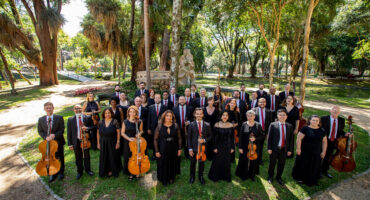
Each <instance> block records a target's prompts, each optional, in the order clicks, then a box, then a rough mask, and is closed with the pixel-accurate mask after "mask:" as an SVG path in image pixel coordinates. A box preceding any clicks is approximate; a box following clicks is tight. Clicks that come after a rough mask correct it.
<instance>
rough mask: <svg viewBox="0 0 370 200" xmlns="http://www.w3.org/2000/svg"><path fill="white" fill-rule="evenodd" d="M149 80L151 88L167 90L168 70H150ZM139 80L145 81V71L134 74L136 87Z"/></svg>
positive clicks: (168, 85) (168, 82)
mask: <svg viewBox="0 0 370 200" xmlns="http://www.w3.org/2000/svg"><path fill="white" fill-rule="evenodd" d="M150 80H151V83H152V88H156V89H160V90H169V88H170V71H151V72H150ZM141 82H144V83H146V71H139V72H137V74H136V85H137V86H138V87H139V84H140V83H141Z"/></svg>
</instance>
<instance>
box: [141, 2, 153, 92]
mask: <svg viewBox="0 0 370 200" xmlns="http://www.w3.org/2000/svg"><path fill="white" fill-rule="evenodd" d="M143 6H144V37H145V66H146V67H145V68H146V85H147V88H148V89H150V88H151V87H152V84H151V81H150V80H151V78H150V47H149V45H150V41H149V34H150V33H149V11H148V7H149V3H148V0H144V5H143Z"/></svg>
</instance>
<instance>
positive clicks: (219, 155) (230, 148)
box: [208, 111, 235, 182]
mask: <svg viewBox="0 0 370 200" xmlns="http://www.w3.org/2000/svg"><path fill="white" fill-rule="evenodd" d="M228 119H229V113H228V112H226V111H224V112H222V116H221V121H219V122H217V123H216V124H215V127H214V129H213V148H212V149H213V152H214V155H213V160H212V165H211V168H210V170H209V173H208V178H209V179H211V180H212V181H219V180H225V181H227V182H230V181H231V172H230V168H231V167H230V165H231V162H230V160H231V154H232V153H233V152H234V151H235V142H234V125H233V124H232V123H230V122H228V121H227V120H228Z"/></svg>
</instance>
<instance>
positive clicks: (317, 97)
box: [197, 78, 370, 109]
mask: <svg viewBox="0 0 370 200" xmlns="http://www.w3.org/2000/svg"><path fill="white" fill-rule="evenodd" d="M243 82H244V84H245V85H246V87H247V88H248V87H249V88H258V84H259V83H265V88H268V79H262V78H261V79H255V80H251V79H249V80H244V81H243ZM240 83H241V80H237V79H232V80H226V79H225V80H221V81H220V85H221V87H222V86H229V87H238V88H239V85H240ZM197 84H209V85H218V84H219V83H218V80H217V79H216V78H203V79H202V78H198V79H197ZM284 84H286V82H282V81H281V80H280V81H279V80H278V81H276V82H275V87H277V89H278V90H284V89H283V88H284ZM356 87H357V86H356ZM361 87H370V84H363V85H361ZM296 95H299V84H297V85H296ZM306 100H311V101H322V102H329V103H337V104H340V105H345V106H351V107H358V108H366V109H370V89H361V88H350V87H346V86H345V84H343V85H342V86H338V87H332V86H328V85H327V84H326V85H325V84H319V85H316V84H315V85H310V84H307V85H306Z"/></svg>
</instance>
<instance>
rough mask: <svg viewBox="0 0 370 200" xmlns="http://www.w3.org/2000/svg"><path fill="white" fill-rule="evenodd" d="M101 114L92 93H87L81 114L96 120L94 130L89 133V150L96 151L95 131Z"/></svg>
mask: <svg viewBox="0 0 370 200" xmlns="http://www.w3.org/2000/svg"><path fill="white" fill-rule="evenodd" d="M100 112H101V109H100V105H99V103H98V102H97V101H95V100H94V94H93V93H92V92H89V93H87V95H86V102H85V103H84V104H83V106H82V113H83V114H84V115H87V116H90V117H93V116H96V117H97V118H98V120H96V121H94V126H95V128H93V129H92V131H91V132H90V134H91V135H90V136H91V137H90V141H91V148H92V149H95V150H96V149H97V148H96V147H97V130H98V122H99V120H100V117H99V113H100Z"/></svg>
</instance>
